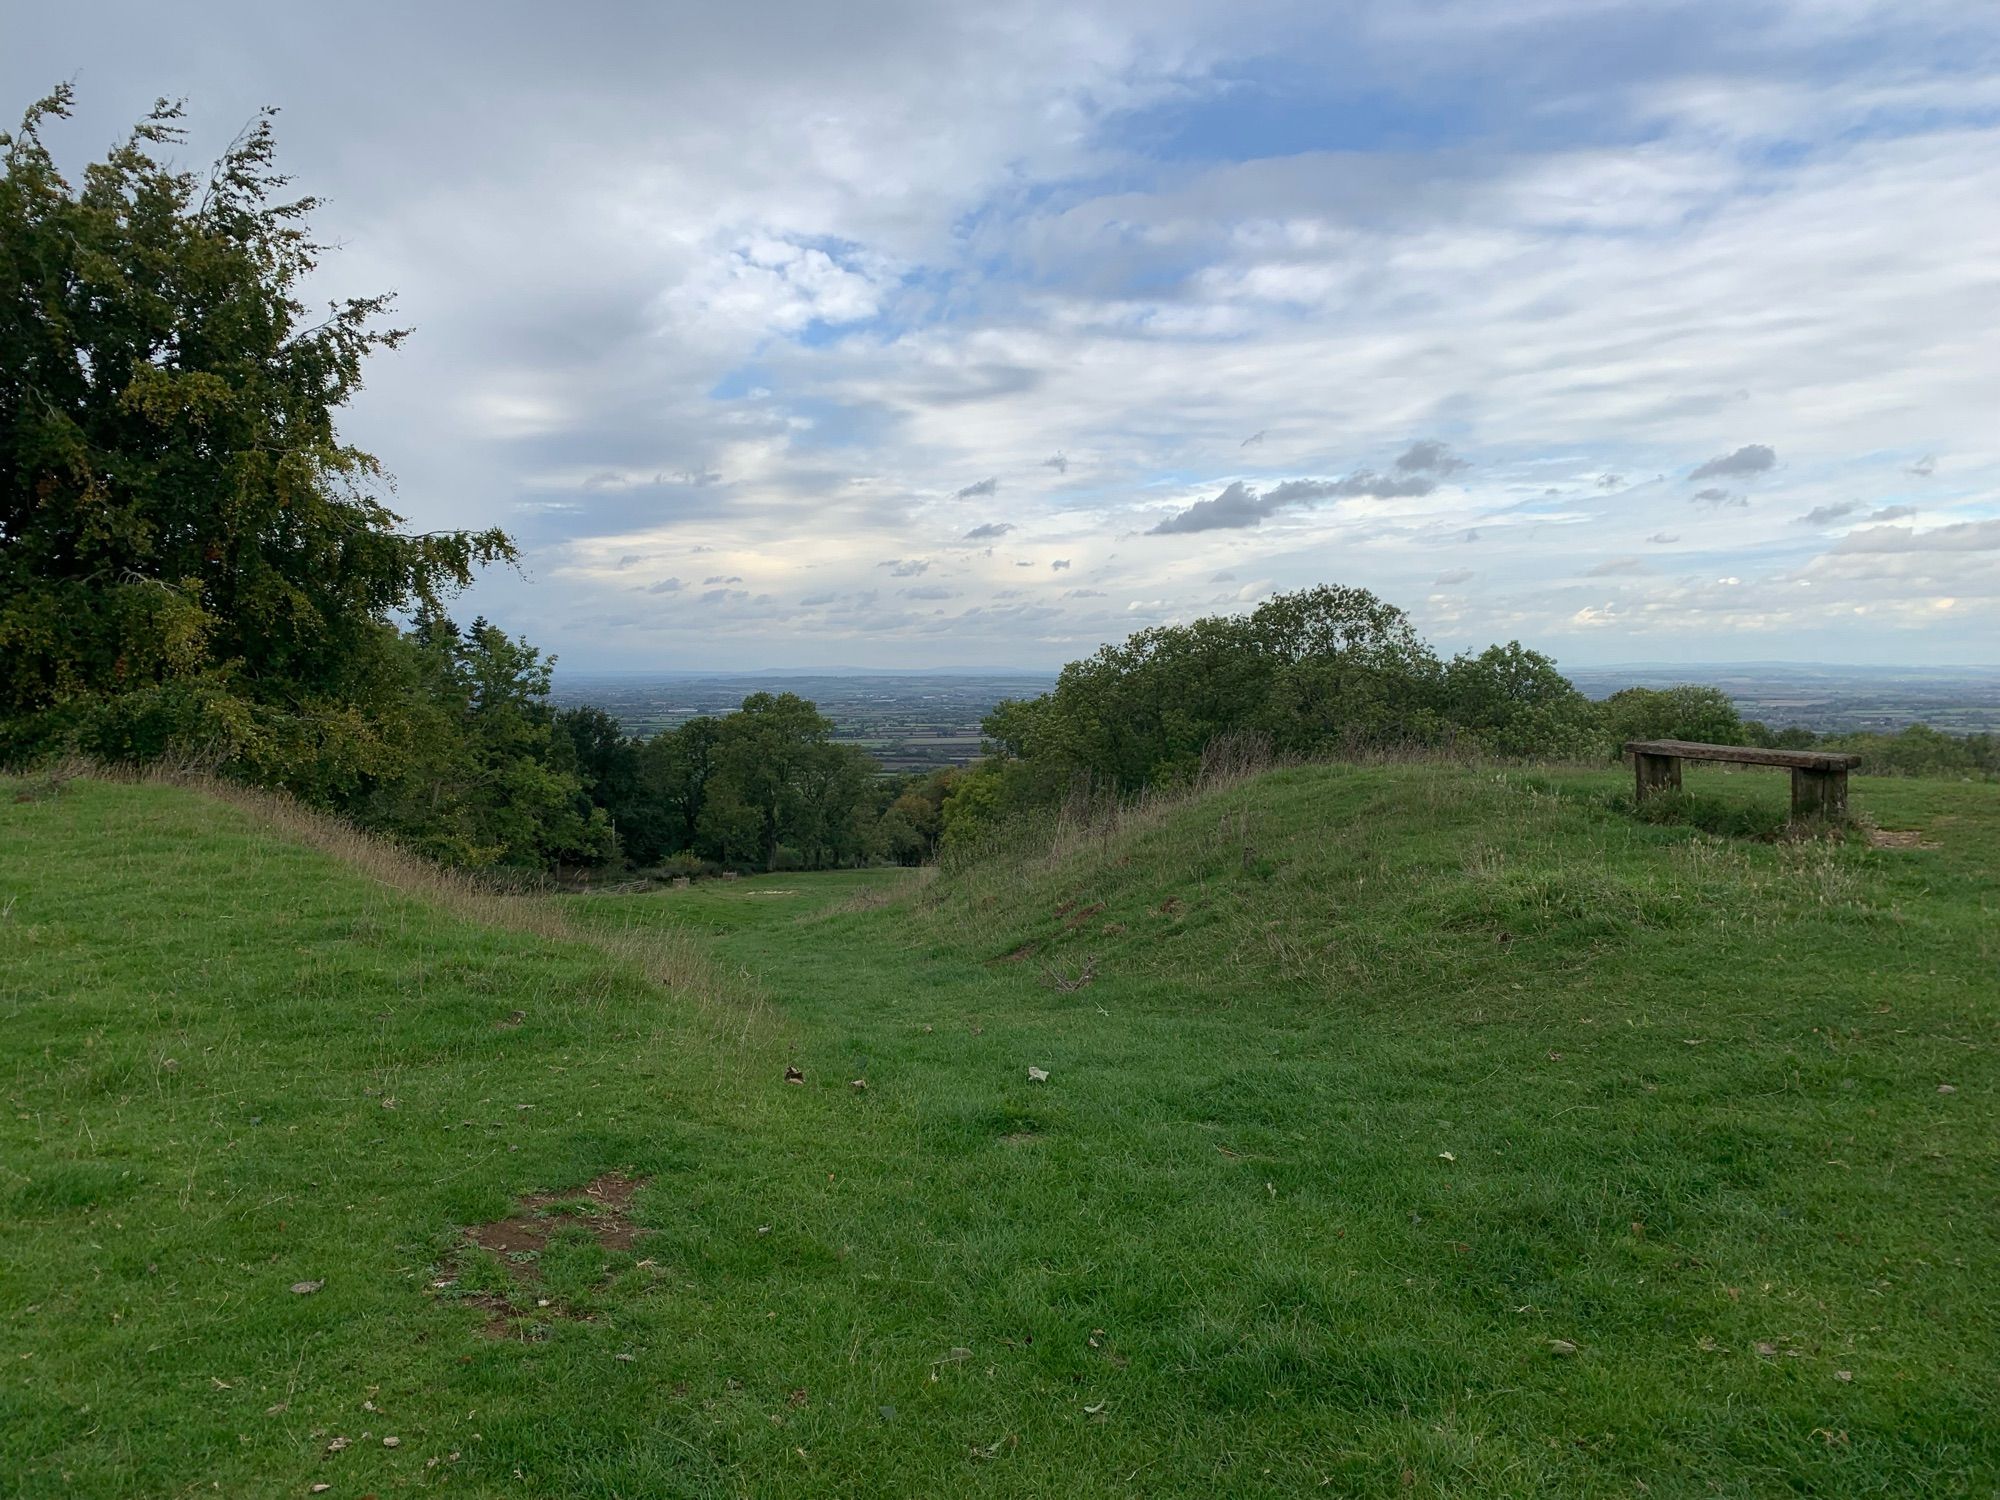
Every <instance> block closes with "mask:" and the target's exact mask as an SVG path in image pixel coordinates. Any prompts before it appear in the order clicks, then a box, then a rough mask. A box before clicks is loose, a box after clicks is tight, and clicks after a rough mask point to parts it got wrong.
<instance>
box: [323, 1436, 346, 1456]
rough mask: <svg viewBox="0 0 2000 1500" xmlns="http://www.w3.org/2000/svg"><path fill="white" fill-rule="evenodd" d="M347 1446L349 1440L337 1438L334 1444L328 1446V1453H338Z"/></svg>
mask: <svg viewBox="0 0 2000 1500" xmlns="http://www.w3.org/2000/svg"><path fill="white" fill-rule="evenodd" d="M346 1446H347V1439H346V1438H344V1437H337V1438H335V1439H334V1440H333V1441H332V1442H330V1443H328V1444H327V1445H326V1451H327V1452H329V1453H338V1452H339V1451H340V1450H341V1449H342V1448H345V1447H346Z"/></svg>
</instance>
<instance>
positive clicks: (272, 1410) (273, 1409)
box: [264, 1401, 292, 1417]
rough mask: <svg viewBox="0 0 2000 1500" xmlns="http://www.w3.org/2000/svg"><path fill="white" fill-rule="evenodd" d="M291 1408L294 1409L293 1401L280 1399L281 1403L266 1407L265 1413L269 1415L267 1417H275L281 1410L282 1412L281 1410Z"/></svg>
mask: <svg viewBox="0 0 2000 1500" xmlns="http://www.w3.org/2000/svg"><path fill="white" fill-rule="evenodd" d="M291 1409H292V1403H291V1402H289V1401H280V1402H279V1403H278V1404H277V1405H276V1406H267V1407H265V1408H264V1415H265V1416H267V1417H275V1416H276V1415H277V1414H278V1413H279V1412H281V1411H290V1410H291Z"/></svg>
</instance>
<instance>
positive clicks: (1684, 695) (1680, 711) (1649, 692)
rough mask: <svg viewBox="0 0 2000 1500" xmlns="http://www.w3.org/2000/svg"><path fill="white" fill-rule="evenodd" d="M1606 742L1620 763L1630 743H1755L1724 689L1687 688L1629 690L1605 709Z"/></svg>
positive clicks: (1605, 704)
mask: <svg viewBox="0 0 2000 1500" xmlns="http://www.w3.org/2000/svg"><path fill="white" fill-rule="evenodd" d="M1601 711H1602V713H1603V717H1604V730H1605V741H1606V746H1607V749H1608V751H1609V753H1610V754H1611V755H1612V756H1613V757H1614V758H1615V757H1617V756H1619V755H1622V754H1623V753H1624V747H1625V743H1626V741H1628V740H1693V741H1695V742H1697V743H1699V744H1704V745H1741V744H1746V743H1748V742H1749V740H1750V736H1749V734H1748V733H1747V731H1746V726H1745V725H1744V723H1743V721H1742V719H1741V718H1740V717H1739V716H1738V714H1737V712H1736V705H1735V704H1734V703H1732V702H1731V701H1730V698H1729V695H1728V694H1727V693H1725V692H1723V691H1722V690H1721V689H1720V688H1712V687H1703V686H1702V685H1700V684H1699V683H1692V682H1684V683H1681V684H1679V685H1678V686H1675V687H1670V688H1644V687H1629V688H1625V689H1624V690H1623V691H1621V692H1616V693H1613V694H1612V695H1611V696H1610V697H1609V698H1607V699H1605V700H1604V702H1603V704H1602V705H1601Z"/></svg>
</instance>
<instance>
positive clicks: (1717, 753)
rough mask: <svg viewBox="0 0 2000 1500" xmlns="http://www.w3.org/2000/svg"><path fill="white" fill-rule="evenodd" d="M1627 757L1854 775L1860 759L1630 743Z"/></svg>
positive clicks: (1684, 743) (1830, 753) (1827, 753)
mask: <svg viewBox="0 0 2000 1500" xmlns="http://www.w3.org/2000/svg"><path fill="white" fill-rule="evenodd" d="M1625 753H1626V754H1628V755H1660V756H1671V757H1673V758H1674V759H1677V760H1720V761H1735V762H1737V763H1738V764H1741V765H1746V766H1787V767H1789V768H1791V769H1792V770H1795V771H1852V770H1853V769H1854V768H1855V767H1857V766H1859V765H1860V764H1861V757H1860V756H1858V755H1851V754H1848V753H1847V752H1845V751H1837V750H1764V749H1760V748H1758V747H1757V746H1755V745H1704V744H1701V743H1699V742H1698V741H1695V740H1629V741H1627V742H1626V745H1625Z"/></svg>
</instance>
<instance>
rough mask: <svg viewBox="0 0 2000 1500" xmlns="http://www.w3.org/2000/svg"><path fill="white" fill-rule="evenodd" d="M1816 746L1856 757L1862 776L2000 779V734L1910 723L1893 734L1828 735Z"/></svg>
mask: <svg viewBox="0 0 2000 1500" xmlns="http://www.w3.org/2000/svg"><path fill="white" fill-rule="evenodd" d="M1816 747H1817V748H1819V749H1822V750H1847V751H1850V752H1852V753H1853V754H1856V755H1859V756H1860V757H1861V769H1862V771H1863V773H1865V774H1875V775H1883V776H1982V777H1991V776H2000V735H1993V734H1945V733H1944V732H1943V731H1941V730H1937V729H1932V728H1931V727H1930V726H1929V725H1928V724H1911V725H1908V726H1907V727H1905V728H1903V729H1899V730H1897V731H1896V732H1895V733H1893V734H1884V733H1855V734H1835V735H1827V736H1824V737H1822V738H1821V739H1819V740H1818V741H1817V742H1816Z"/></svg>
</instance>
